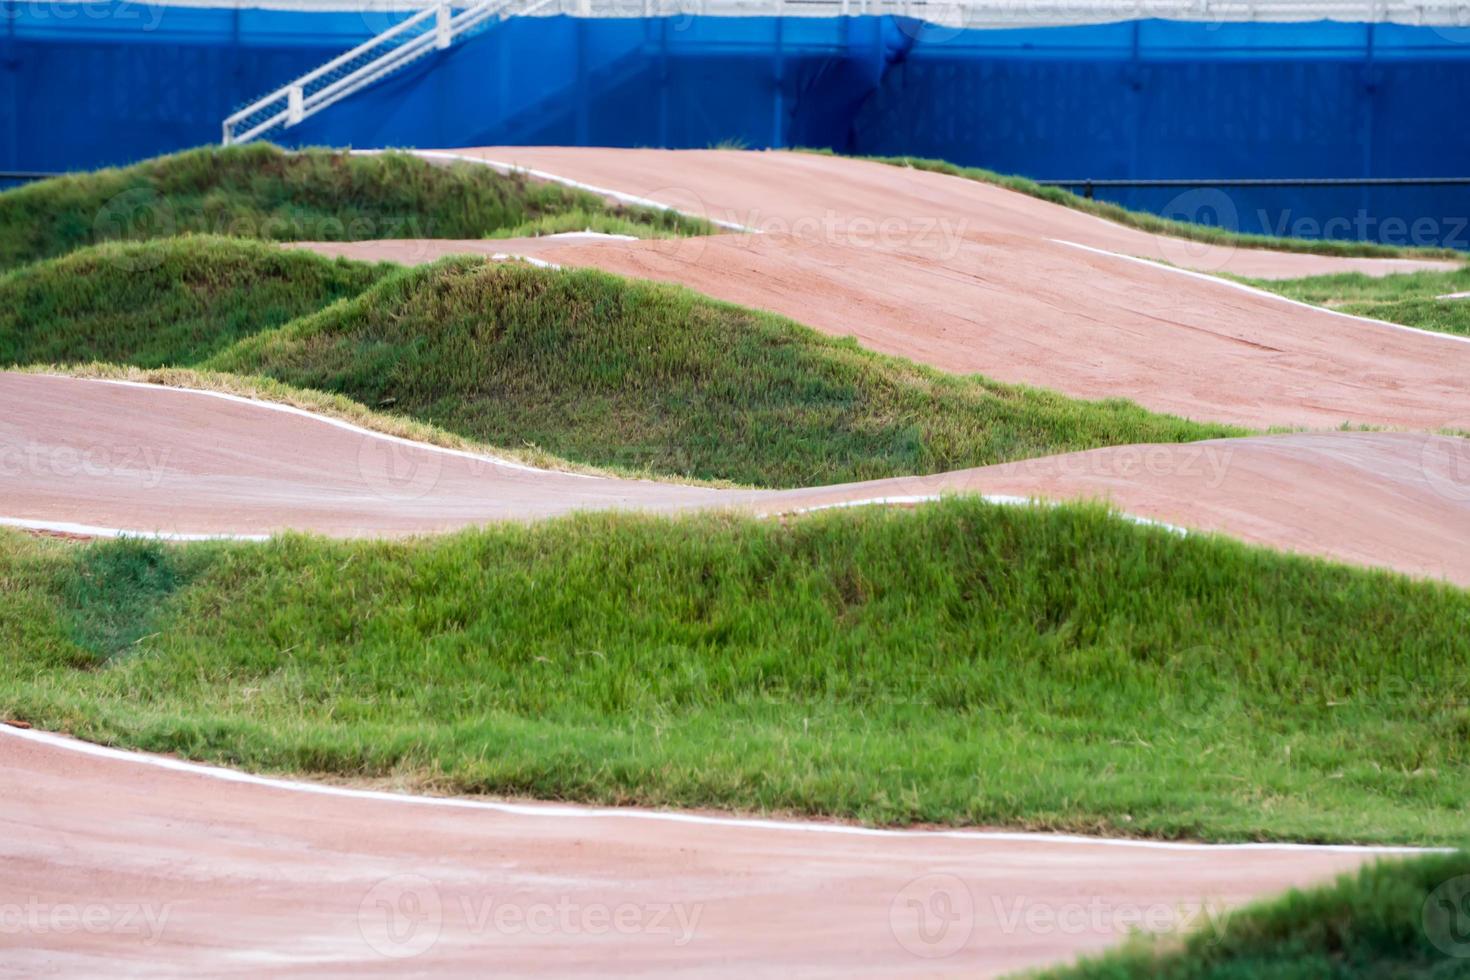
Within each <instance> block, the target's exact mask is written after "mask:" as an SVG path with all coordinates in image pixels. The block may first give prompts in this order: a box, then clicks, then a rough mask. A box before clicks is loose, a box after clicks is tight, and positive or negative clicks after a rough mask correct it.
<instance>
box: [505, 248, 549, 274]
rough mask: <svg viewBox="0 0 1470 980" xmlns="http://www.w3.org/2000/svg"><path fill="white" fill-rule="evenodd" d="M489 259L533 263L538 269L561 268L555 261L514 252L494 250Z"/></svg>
mask: <svg viewBox="0 0 1470 980" xmlns="http://www.w3.org/2000/svg"><path fill="white" fill-rule="evenodd" d="M490 261H491V262H524V263H526V264H527V265H534V266H535V267H536V268H538V269H552V270H555V271H560V270H561V266H559V265H557V264H556V263H555V262H548V261H546V260H545V259H538V258H535V257H534V256H530V255H517V254H516V253H515V252H496V253H495V254H494V255H492V256H490Z"/></svg>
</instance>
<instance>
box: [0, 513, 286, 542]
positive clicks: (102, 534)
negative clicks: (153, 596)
mask: <svg viewBox="0 0 1470 980" xmlns="http://www.w3.org/2000/svg"><path fill="white" fill-rule="evenodd" d="M0 527H15V528H20V529H21V530H23V531H52V532H54V533H57V534H77V535H82V536H85V537H88V538H154V539H157V540H159V541H269V540H270V535H269V534H183V533H179V532H176V531H128V530H123V529H121V528H115V527H97V526H95V525H92V524H72V523H71V522H69V521H37V520H31V519H30V518H28V517H0Z"/></svg>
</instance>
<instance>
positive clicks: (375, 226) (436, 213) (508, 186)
mask: <svg viewBox="0 0 1470 980" xmlns="http://www.w3.org/2000/svg"><path fill="white" fill-rule="evenodd" d="M559 216H561V217H562V220H561V221H560V222H558V220H557V219H558V217H559ZM566 220H571V221H573V222H574V225H575V226H580V227H577V228H576V230H580V228H581V227H587V225H588V224H591V225H594V226H596V227H598V228H600V229H605V230H617V231H622V232H625V233H630V234H639V235H644V236H658V235H669V234H705V233H707V232H708V231H709V230H710V229H709V226H708V225H707V224H706V223H705V222H704V221H700V220H697V219H691V218H686V217H684V216H682V215H679V214H677V213H675V212H672V211H662V210H658V209H652V208H631V207H623V206H620V205H614V204H609V203H608V202H606V201H604V200H602V199H601V198H599V197H597V196H596V195H593V194H589V193H587V192H584V191H579V190H576V189H573V188H569V187H563V186H560V185H557V184H548V183H539V182H535V181H531V180H529V179H527V178H526V177H525V176H524V175H520V174H510V175H506V174H500V173H497V172H495V171H494V170H493V169H491V168H490V167H484V166H477V165H474V164H467V163H452V164H447V165H440V164H437V163H436V164H430V163H428V162H426V161H424V160H421V159H419V158H418V157H415V156H412V155H410V154H406V153H381V154H373V155H353V154H350V153H345V152H339V151H331V150H303V151H299V152H285V151H283V150H280V149H277V148H276V147H273V146H270V145H268V144H261V143H252V144H249V145H246V146H232V147H204V148H201V149H197V150H189V151H187V152H184V153H176V154H173V155H171V156H166V157H159V158H157V159H154V160H147V161H145V162H143V163H139V164H135V165H134V166H131V167H124V168H120V169H113V170H98V171H94V172H91V173H82V174H73V175H69V176H65V177H57V178H54V179H51V180H43V181H39V182H37V183H34V184H29V185H27V186H24V187H20V188H16V189H14V190H9V191H5V192H4V193H0V269H5V268H10V267H13V266H16V265H20V264H22V263H26V262H34V261H36V260H38V259H45V258H52V257H54V256H58V255H62V254H65V253H66V252H70V251H72V250H74V249H77V248H81V247H84V246H87V245H94V244H98V243H101V242H105V241H111V240H116V239H125V240H130V241H139V240H144V239H151V238H162V237H171V236H174V235H182V234H188V233H193V234H215V235H228V236H231V237H240V238H257V239H265V240H269V241H361V240H366V239H375V238H486V237H491V236H495V235H497V234H505V233H507V232H511V231H514V230H517V229H522V228H524V229H527V230H543V231H544V230H567V229H566V228H565V227H564V225H565V222H566Z"/></svg>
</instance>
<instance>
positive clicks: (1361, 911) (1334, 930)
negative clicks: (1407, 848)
mask: <svg viewBox="0 0 1470 980" xmlns="http://www.w3.org/2000/svg"><path fill="white" fill-rule="evenodd" d="M1217 924H1223V928H1207V929H1204V930H1201V931H1197V932H1195V933H1193V934H1192V935H1190V936H1188V937H1185V938H1182V939H1179V938H1175V939H1171V940H1152V941H1150V940H1147V939H1142V938H1140V939H1138V940H1135V941H1134V942H1132V943H1129V944H1128V945H1126V946H1125V947H1124V948H1122V949H1120V950H1118V951H1116V952H1113V953H1110V954H1108V955H1106V956H1102V957H1098V958H1095V959H1091V960H1085V961H1083V962H1082V963H1080V964H1079V965H1077V966H1072V967H1066V968H1063V969H1059V970H1051V971H1047V972H1045V973H1043V974H1040V976H1039V977H1038V978H1037V980H1139V978H1143V977H1148V978H1151V980H1379V978H1386V977H1391V978H1397V980H1448V978H1450V977H1464V976H1466V975H1467V974H1470V959H1467V957H1470V933H1467V927H1470V854H1466V853H1465V852H1458V853H1453V854H1430V855H1425V856H1424V857H1418V858H1412V859H1408V860H1399V861H1380V862H1376V863H1373V864H1370V865H1368V866H1366V867H1364V868H1363V869H1361V870H1360V871H1358V872H1357V873H1355V874H1347V875H1343V876H1341V877H1340V878H1339V879H1338V880H1337V881H1336V882H1335V883H1334V884H1331V885H1327V886H1323V887H1318V888H1311V889H1303V890H1294V891H1292V892H1290V893H1288V894H1287V895H1285V896H1283V897H1281V898H1278V899H1274V900H1272V901H1268V902H1264V903H1260V904H1256V905H1252V906H1248V907H1246V908H1244V909H1240V910H1238V911H1236V912H1234V913H1230V914H1228V915H1225V916H1222V918H1221V919H1219V920H1216V922H1215V923H1212V925H1217Z"/></svg>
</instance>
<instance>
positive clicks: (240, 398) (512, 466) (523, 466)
mask: <svg viewBox="0 0 1470 980" xmlns="http://www.w3.org/2000/svg"><path fill="white" fill-rule="evenodd" d="M41 377H47V378H65V379H66V380H68V381H85V382H94V383H97V384H106V385H121V386H122V387H125V388H144V389H147V390H149V391H171V392H177V393H179V394H185V395H202V396H204V397H206V398H219V399H221V400H223V401H227V402H234V403H236V404H239V405H249V406H251V407H252V408H262V409H265V410H267V411H271V412H281V413H284V414H286V415H295V416H297V417H298V418H304V419H310V420H311V421H313V422H320V423H322V424H323V425H330V426H332V427H333V428H337V429H343V430H345V431H347V432H352V433H355V434H357V435H361V436H368V437H370V438H373V439H379V440H382V441H384V442H391V443H394V444H396V445H400V446H410V447H412V448H414V449H421V450H423V451H425V452H431V453H443V454H444V455H446V456H458V457H459V458H460V459H471V460H474V461H475V462H477V463H488V464H490V465H491V466H501V467H504V468H505V469H508V470H520V471H522V472H524V473H555V474H556V475H557V476H573V477H577V478H578V479H583V480H596V479H600V477H597V476H595V475H593V474H591V473H574V472H572V471H571V470H548V469H545V468H544V467H540V466H531V465H529V464H527V463H517V462H515V461H514V460H509V459H502V458H501V457H499V456H487V455H485V454H483V453H472V452H469V451H468V450H464V449H450V448H449V447H447V446H436V445H434V444H433V443H429V442H419V441H417V440H415V439H405V438H404V437H403V436H395V435H390V434H388V433H386V432H377V431H375V430H373V429H365V428H363V427H362V426H360V425H354V424H353V423H351V422H346V421H343V420H342V419H338V418H333V417H332V416H330V415H322V414H320V413H318V412H312V411H308V410H307V409H304V408H297V407H296V406H295V405H283V404H281V403H280V402H273V401H269V400H267V399H264V398H247V397H245V396H244V395H235V394H231V393H230V392H227V391H206V390H204V389H203V388H185V387H181V386H176V385H164V384H154V383H153V382H149V381H127V380H123V379H119V378H78V377H73V376H72V375H68V374H46V375H41Z"/></svg>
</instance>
